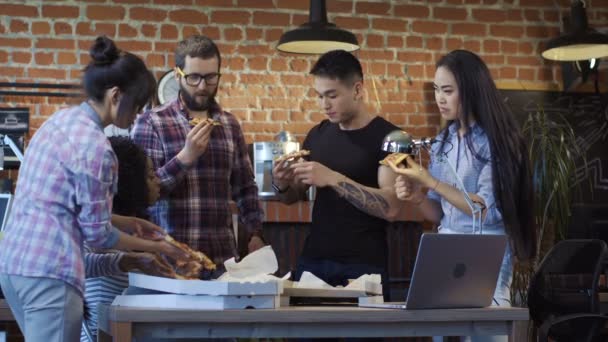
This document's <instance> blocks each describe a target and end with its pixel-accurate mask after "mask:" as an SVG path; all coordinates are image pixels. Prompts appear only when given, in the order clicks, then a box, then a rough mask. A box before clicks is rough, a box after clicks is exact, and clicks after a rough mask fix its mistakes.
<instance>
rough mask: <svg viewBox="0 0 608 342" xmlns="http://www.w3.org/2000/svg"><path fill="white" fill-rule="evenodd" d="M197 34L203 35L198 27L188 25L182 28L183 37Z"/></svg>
mask: <svg viewBox="0 0 608 342" xmlns="http://www.w3.org/2000/svg"><path fill="white" fill-rule="evenodd" d="M196 34H201V30H200V29H199V27H198V26H194V25H188V26H184V27H182V37H190V36H192V35H196Z"/></svg>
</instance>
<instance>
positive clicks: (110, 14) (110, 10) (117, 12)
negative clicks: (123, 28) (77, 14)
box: [87, 5, 125, 20]
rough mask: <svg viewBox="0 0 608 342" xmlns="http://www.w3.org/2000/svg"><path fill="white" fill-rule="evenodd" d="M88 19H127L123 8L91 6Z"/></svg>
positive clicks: (88, 8)
mask: <svg viewBox="0 0 608 342" xmlns="http://www.w3.org/2000/svg"><path fill="white" fill-rule="evenodd" d="M87 18H89V19H93V20H121V19H124V18H125V8H124V7H121V6H101V5H90V6H88V7H87Z"/></svg>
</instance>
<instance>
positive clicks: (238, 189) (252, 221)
mask: <svg viewBox="0 0 608 342" xmlns="http://www.w3.org/2000/svg"><path fill="white" fill-rule="evenodd" d="M237 127H238V129H236V130H235V131H236V132H234V136H235V153H234V168H233V169H232V174H231V181H230V184H231V188H232V199H233V200H234V201H235V202H236V204H237V206H238V208H239V217H241V218H242V221H241V222H243V224H244V228H245V229H246V230H247V232H248V233H249V234H254V233H255V234H261V232H262V218H263V214H264V213H263V211H262V207H261V206H260V202H259V200H258V187H257V185H256V184H255V177H254V175H253V170H252V167H251V162H250V160H249V153H248V152H247V144H246V143H245V137H244V136H243V132H242V130H241V129H240V126H237Z"/></svg>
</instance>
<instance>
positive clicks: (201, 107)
mask: <svg viewBox="0 0 608 342" xmlns="http://www.w3.org/2000/svg"><path fill="white" fill-rule="evenodd" d="M179 89H180V95H181V99H182V101H184V105H186V108H188V110H192V111H196V112H198V111H206V110H208V109H209V106H211V105H212V104H214V103H215V94H217V87H215V89H213V92H212V93H210V94H209V93H207V92H204V91H203V92H202V91H200V90H199V89H196V93H195V94H194V95H192V94H190V93H189V92H188V89H187V88H186V87H185V86H183V85H182V84H180V85H179ZM196 94H198V95H203V96H204V99H203V100H202V102H198V101H197V96H196Z"/></svg>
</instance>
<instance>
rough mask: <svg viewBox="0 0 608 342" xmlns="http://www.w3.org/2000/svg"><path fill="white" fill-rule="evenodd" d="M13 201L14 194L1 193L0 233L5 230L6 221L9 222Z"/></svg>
mask: <svg viewBox="0 0 608 342" xmlns="http://www.w3.org/2000/svg"><path fill="white" fill-rule="evenodd" d="M12 200H13V195H12V194H3V193H0V231H2V230H4V226H5V225H6V221H8V214H9V212H10V210H11V204H12Z"/></svg>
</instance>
